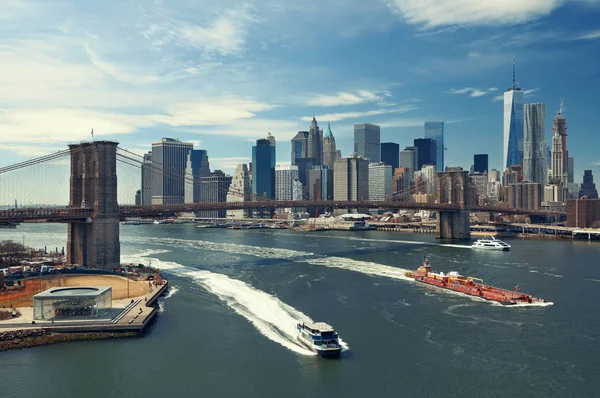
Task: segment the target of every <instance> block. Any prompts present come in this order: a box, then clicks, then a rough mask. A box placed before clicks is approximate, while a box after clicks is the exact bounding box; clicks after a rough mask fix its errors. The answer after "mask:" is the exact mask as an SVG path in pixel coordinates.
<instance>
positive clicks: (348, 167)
mask: <svg viewBox="0 0 600 398" xmlns="http://www.w3.org/2000/svg"><path fill="white" fill-rule="evenodd" d="M333 184H334V185H333V200H368V199H369V161H368V160H367V159H364V158H362V157H361V156H359V155H356V154H353V155H352V156H350V157H349V158H342V159H338V161H337V162H336V163H335V166H334V168H333Z"/></svg>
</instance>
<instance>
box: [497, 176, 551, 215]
mask: <svg viewBox="0 0 600 398" xmlns="http://www.w3.org/2000/svg"><path fill="white" fill-rule="evenodd" d="M506 196H507V197H506V198H505V199H506V200H505V202H507V203H508V205H509V206H511V207H514V208H516V209H531V210H539V209H540V208H541V207H542V197H543V191H542V184H539V183H533V182H519V183H515V184H510V185H509V186H508V189H507V195H506Z"/></svg>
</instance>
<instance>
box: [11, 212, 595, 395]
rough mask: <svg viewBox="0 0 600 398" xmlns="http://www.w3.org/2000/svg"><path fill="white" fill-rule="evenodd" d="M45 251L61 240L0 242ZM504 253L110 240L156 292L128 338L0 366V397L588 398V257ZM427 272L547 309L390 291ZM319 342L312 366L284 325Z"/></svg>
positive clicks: (567, 244) (276, 240)
mask: <svg viewBox="0 0 600 398" xmlns="http://www.w3.org/2000/svg"><path fill="white" fill-rule="evenodd" d="M23 236H25V244H26V245H28V246H34V247H43V246H44V245H46V246H47V247H48V249H50V248H52V249H54V247H59V248H61V247H62V246H65V240H66V227H65V226H64V225H46V224H39V225H33V224H29V225H22V226H19V227H18V228H17V229H13V230H9V229H4V230H0V240H5V239H13V240H15V241H18V242H21V241H22V239H23ZM507 242H508V243H509V244H511V245H512V246H513V248H512V251H510V252H481V251H475V250H471V249H469V248H465V247H460V244H459V245H441V244H439V242H436V241H435V239H434V238H433V237H432V236H430V235H411V234H401V233H385V232H373V231H371V232H360V233H352V232H347V233H346V232H327V233H324V232H323V233H322V232H316V233H303V232H293V231H287V230H226V229H199V228H195V227H194V225H189V224H184V225H141V226H121V250H122V260H123V262H136V263H140V262H142V263H145V264H147V263H149V262H151V265H152V266H155V267H158V268H160V269H161V271H162V272H163V273H164V274H165V275H166V277H167V278H168V279H169V281H170V284H171V290H170V292H169V293H168V294H167V296H165V298H164V299H162V300H161V303H160V306H161V311H160V315H159V316H158V318H157V319H156V322H154V323H153V324H152V326H151V327H150V329H149V330H148V332H147V333H146V334H145V335H144V336H142V337H139V338H124V339H117V340H104V341H93V342H77V343H64V344H57V345H52V346H46V347H38V348H31V349H25V350H21V351H8V352H2V353H0V369H1V370H2V373H1V374H2V376H1V383H0V395H1V396H2V397H42V396H43V397H261V398H262V397H415V396H435V397H438V396H447V397H454V396H456V397H488V396H489V397H500V396H503V397H504V396H507V397H511V396H512V397H524V396H527V397H562V396H564V397H576V396H582V397H583V396H585V397H589V396H599V395H600V378H598V376H597V372H598V369H600V342H599V338H600V316H599V315H600V261H599V260H600V244H599V243H597V242H592V243H589V242H587V241H586V242H583V241H581V242H579V241H550V240H546V241H543V240H516V239H515V240H508V241H507ZM425 256H426V257H428V258H429V260H430V262H431V264H432V268H433V269H434V270H438V271H444V272H448V271H452V270H456V271H458V272H459V273H461V274H463V275H470V276H475V277H481V278H483V279H484V280H485V281H486V283H489V284H492V285H495V286H499V287H505V288H509V289H511V288H513V287H514V286H515V284H517V283H518V284H519V286H520V288H521V290H522V291H524V292H528V293H531V294H533V295H534V296H537V297H542V298H545V299H546V300H547V301H550V302H552V303H554V304H553V305H548V306H538V307H526V308H523V307H504V306H500V305H495V304H493V303H490V302H486V301H481V300H478V299H474V298H473V299H471V298H468V297H465V296H461V295H457V294H454V293H451V292H450V293H448V292H445V291H441V290H437V289H435V288H432V287H428V286H425V285H422V284H417V283H415V282H414V281H411V280H409V279H408V278H406V277H405V276H404V271H405V270H406V269H414V268H416V267H417V266H418V265H419V264H420V263H421V262H422V261H423V258H424V257H425ZM308 319H312V320H314V321H324V322H327V323H329V324H331V325H333V326H334V327H335V329H336V330H337V331H338V332H339V334H340V336H341V338H342V339H343V341H344V346H345V347H346V348H345V350H344V351H343V353H342V356H341V358H340V359H339V360H328V359H322V358H319V357H317V356H315V355H313V354H312V353H311V352H309V351H307V350H306V349H304V348H302V346H300V345H299V344H298V343H297V342H296V340H295V323H296V322H297V321H298V320H308Z"/></svg>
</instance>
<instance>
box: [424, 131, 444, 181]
mask: <svg viewBox="0 0 600 398" xmlns="http://www.w3.org/2000/svg"><path fill="white" fill-rule="evenodd" d="M424 127H425V135H424V136H425V138H431V139H433V140H435V145H436V147H435V166H436V170H437V171H444V122H425V126H424Z"/></svg>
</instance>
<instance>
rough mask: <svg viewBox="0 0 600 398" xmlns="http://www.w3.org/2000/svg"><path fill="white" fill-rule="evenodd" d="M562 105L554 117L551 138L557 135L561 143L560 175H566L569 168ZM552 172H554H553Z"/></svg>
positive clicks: (565, 119)
mask: <svg viewBox="0 0 600 398" xmlns="http://www.w3.org/2000/svg"><path fill="white" fill-rule="evenodd" d="M563 105H564V101H563V100H561V101H560V108H559V109H558V112H557V113H556V115H555V116H554V123H553V125H552V136H554V134H555V133H556V134H558V136H559V137H560V139H561V141H562V156H563V159H562V165H563V169H562V170H561V171H560V173H561V175H564V174H567V175H568V167H569V152H568V148H567V118H566V117H565V116H564V115H563ZM553 171H554V170H553Z"/></svg>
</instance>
